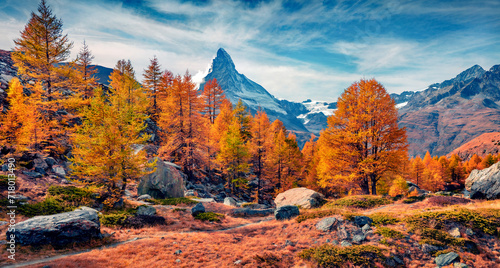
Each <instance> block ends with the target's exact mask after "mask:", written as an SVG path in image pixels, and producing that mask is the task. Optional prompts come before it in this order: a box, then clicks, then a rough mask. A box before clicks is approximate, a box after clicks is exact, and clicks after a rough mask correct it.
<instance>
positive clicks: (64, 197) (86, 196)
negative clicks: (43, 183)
mask: <svg viewBox="0 0 500 268" xmlns="http://www.w3.org/2000/svg"><path fill="white" fill-rule="evenodd" d="M48 192H49V194H50V195H51V196H53V197H55V198H56V199H57V200H59V201H60V202H63V203H65V204H66V205H71V206H82V205H85V206H90V205H93V204H94V200H93V199H92V195H93V194H94V192H93V191H92V190H89V189H85V188H78V187H75V186H56V185H53V186H50V187H49V189H48Z"/></svg>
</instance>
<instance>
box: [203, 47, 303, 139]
mask: <svg viewBox="0 0 500 268" xmlns="http://www.w3.org/2000/svg"><path fill="white" fill-rule="evenodd" d="M214 78H215V79H217V82H218V83H219V85H220V87H221V88H222V89H223V90H224V93H225V95H226V97H227V98H228V99H229V101H231V103H233V104H236V103H237V102H238V100H239V99H241V100H242V101H243V103H244V104H245V105H246V106H247V107H248V108H249V109H250V111H251V113H252V114H255V113H256V111H258V110H259V109H262V110H263V111H265V112H266V113H267V115H268V116H269V119H270V120H271V121H274V120H275V119H279V120H281V121H282V122H283V123H284V124H285V126H286V128H287V129H288V130H292V131H296V132H297V131H298V132H308V130H307V129H306V128H305V127H304V125H303V124H302V123H301V122H300V120H298V119H297V118H296V117H295V116H293V115H292V114H290V113H289V112H288V111H287V109H286V108H285V107H283V106H282V104H281V103H280V101H279V100H278V99H276V98H275V97H274V96H272V95H271V94H269V92H267V90H266V89H264V88H263V87H262V86H261V85H259V84H257V83H255V82H254V81H252V80H250V79H248V78H247V77H246V76H245V75H243V74H240V73H239V72H238V71H237V70H236V67H235V65H234V62H233V60H232V59H231V56H229V54H228V53H227V52H226V51H225V50H224V49H223V48H220V49H219V50H218V51H217V56H216V57H215V59H214V60H213V61H212V66H211V68H210V70H209V72H208V74H207V75H206V76H205V78H204V79H203V82H202V83H201V84H200V89H203V87H204V85H205V82H206V81H209V80H212V79H214Z"/></svg>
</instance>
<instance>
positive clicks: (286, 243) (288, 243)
mask: <svg viewBox="0 0 500 268" xmlns="http://www.w3.org/2000/svg"><path fill="white" fill-rule="evenodd" d="M285 246H295V243H293V242H292V241H290V240H285Z"/></svg>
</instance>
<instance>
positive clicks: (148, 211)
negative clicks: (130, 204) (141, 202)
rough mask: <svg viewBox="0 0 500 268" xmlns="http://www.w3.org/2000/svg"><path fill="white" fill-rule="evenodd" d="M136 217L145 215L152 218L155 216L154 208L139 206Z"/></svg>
mask: <svg viewBox="0 0 500 268" xmlns="http://www.w3.org/2000/svg"><path fill="white" fill-rule="evenodd" d="M135 214H136V215H142V216H143V215H146V216H153V215H156V208H154V207H152V206H139V207H138V208H137V212H136V213H135Z"/></svg>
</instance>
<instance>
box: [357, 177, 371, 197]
mask: <svg viewBox="0 0 500 268" xmlns="http://www.w3.org/2000/svg"><path fill="white" fill-rule="evenodd" d="M359 186H360V187H361V191H362V193H363V194H365V195H369V194H370V185H369V181H368V178H366V177H365V178H363V179H361V183H360V185H359Z"/></svg>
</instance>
